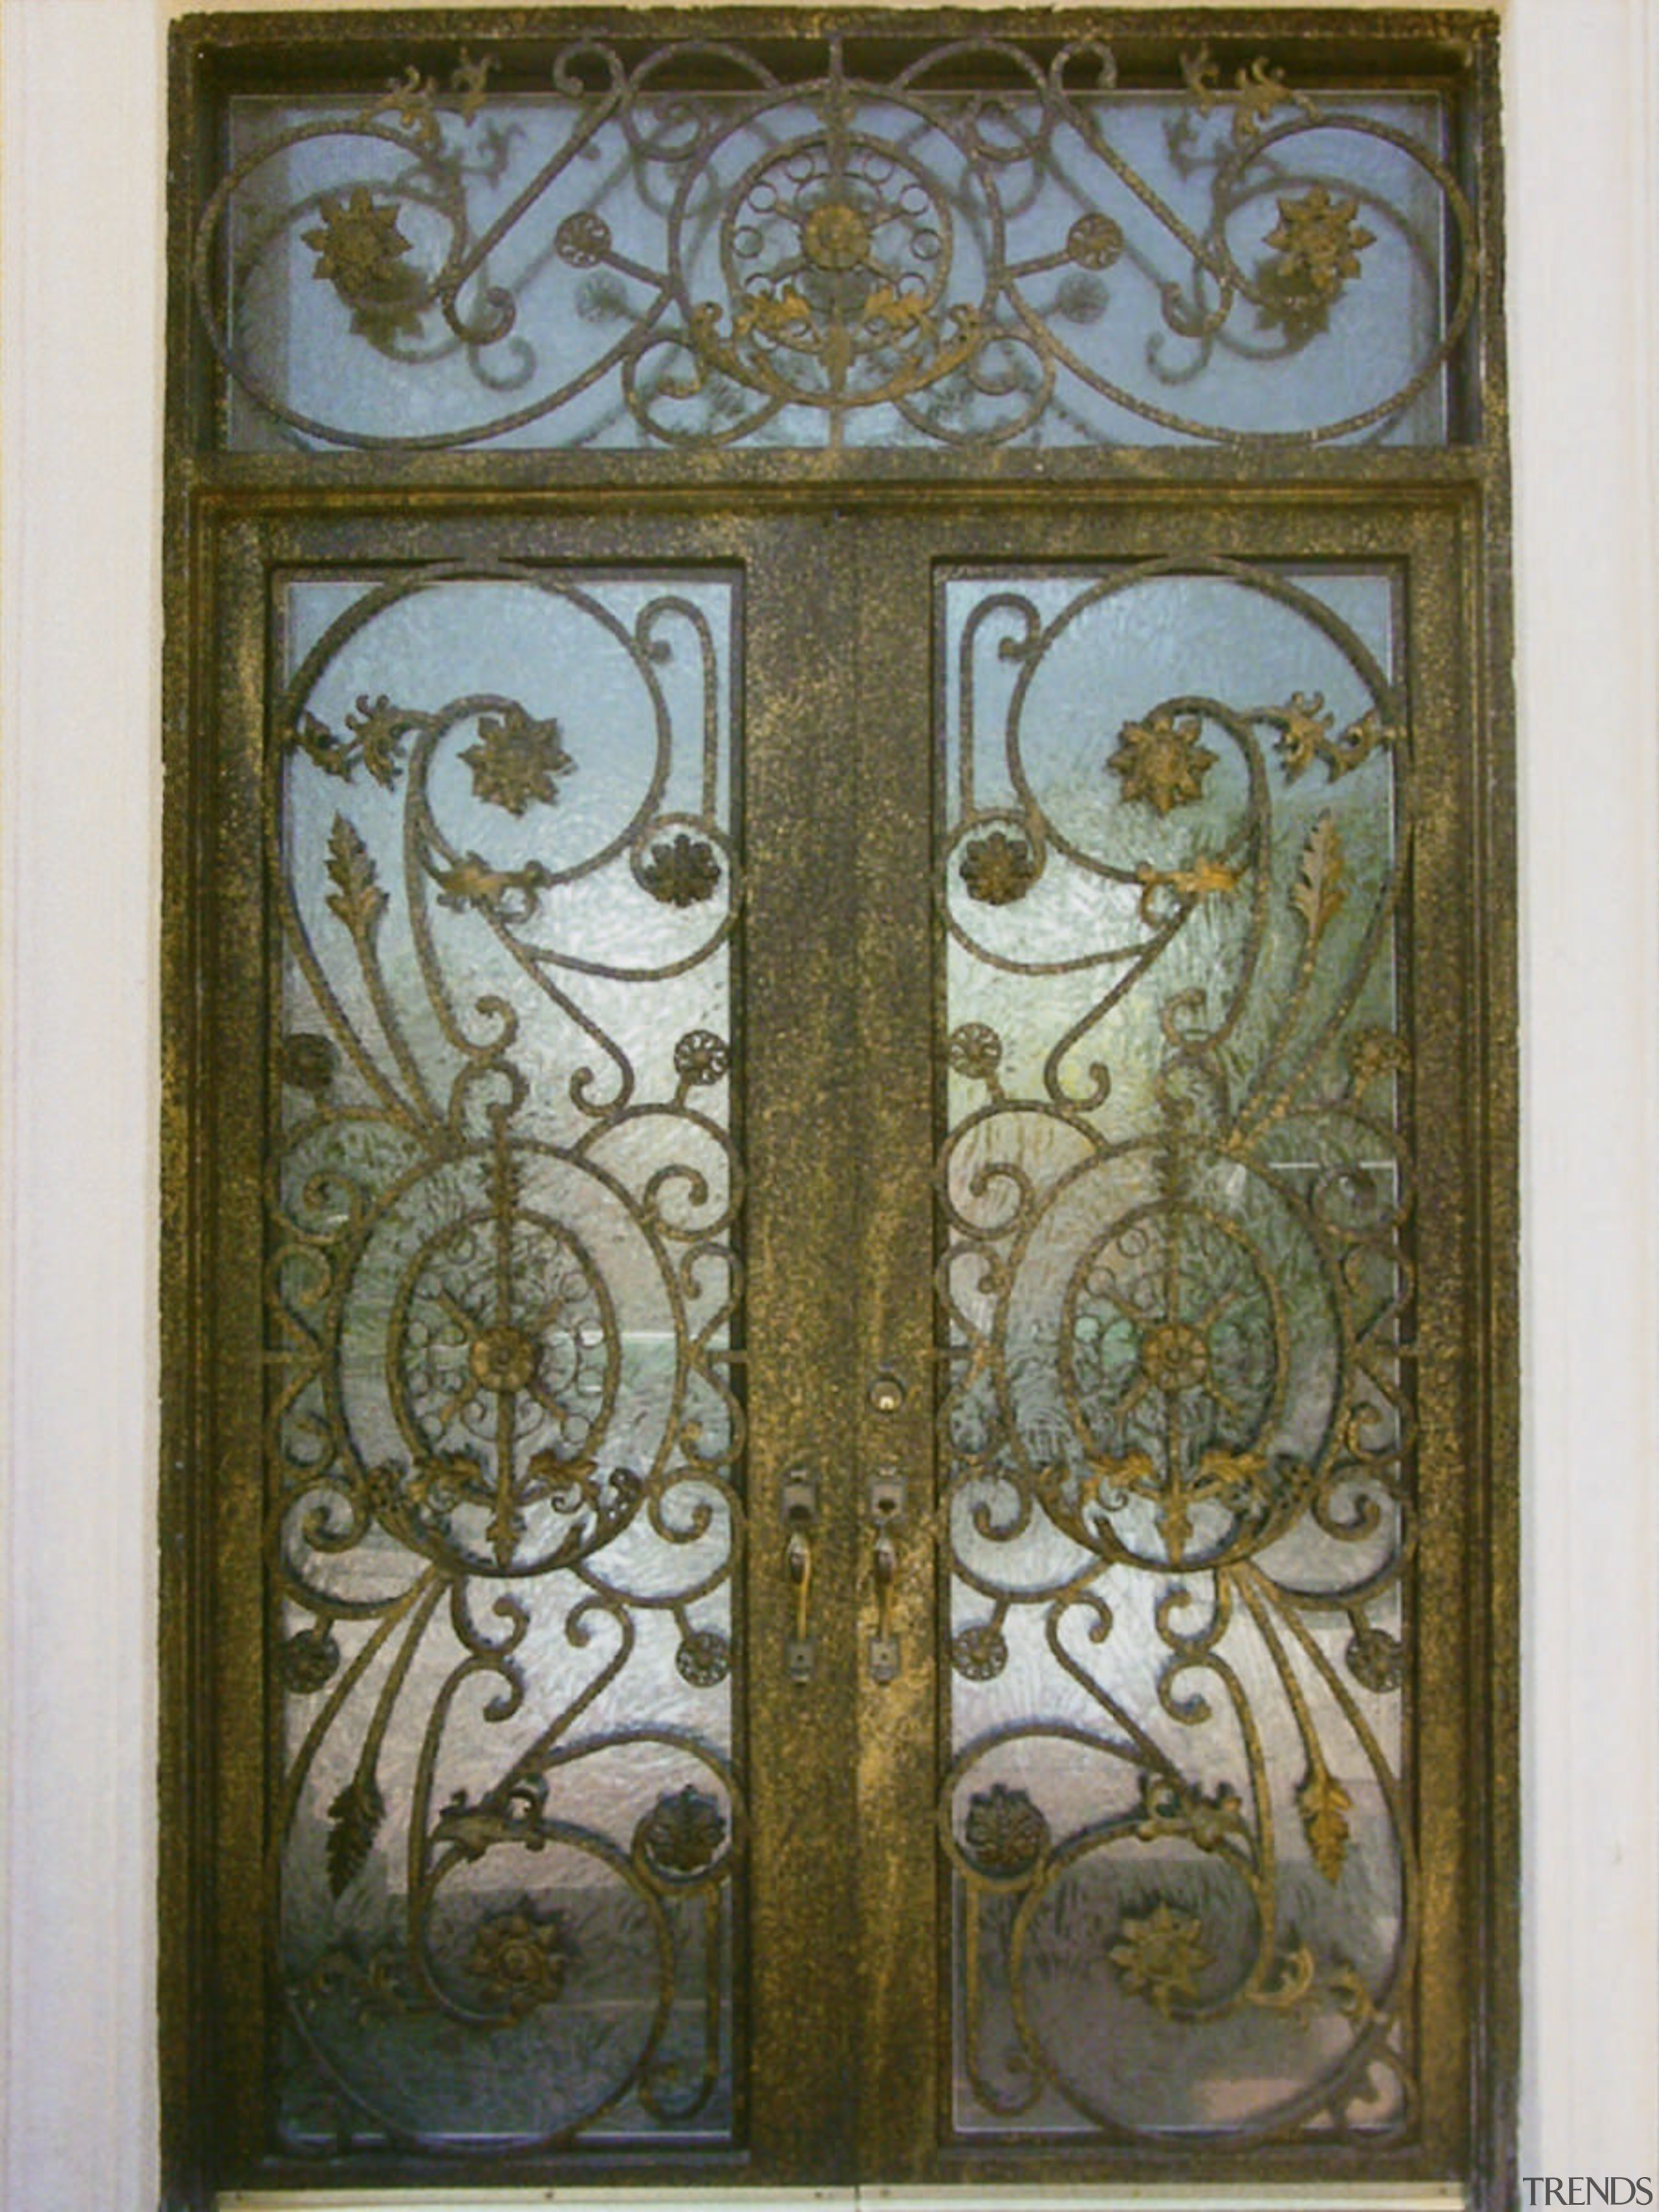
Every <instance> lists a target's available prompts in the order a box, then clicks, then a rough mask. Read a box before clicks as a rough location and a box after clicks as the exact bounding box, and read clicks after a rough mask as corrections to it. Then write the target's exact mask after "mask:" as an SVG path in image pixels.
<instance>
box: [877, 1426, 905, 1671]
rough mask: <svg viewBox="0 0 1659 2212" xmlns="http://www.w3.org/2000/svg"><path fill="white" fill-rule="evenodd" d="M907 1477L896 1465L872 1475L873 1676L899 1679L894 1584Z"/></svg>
mask: <svg viewBox="0 0 1659 2212" xmlns="http://www.w3.org/2000/svg"><path fill="white" fill-rule="evenodd" d="M904 1489H905V1485H904V1477H903V1476H902V1474H900V1473H899V1471H898V1469H897V1468H895V1467H884V1468H878V1470H877V1472H876V1473H875V1474H872V1476H871V1478H870V1493H869V1495H870V1524H871V1526H872V1528H874V1530H875V1532H876V1541H875V1549H874V1553H873V1555H872V1560H871V1569H872V1578H873V1580H874V1582H875V1586H876V1632H875V1634H874V1635H873V1636H872V1638H870V1679H871V1680H872V1681H873V1682H891V1681H895V1680H897V1677H898V1672H899V1666H900V1656H901V1655H900V1652H899V1640H898V1638H897V1637H896V1636H895V1635H894V1633H893V1586H894V1584H895V1583H896V1582H897V1580H898V1565H899V1548H898V1538H897V1537H896V1534H894V1531H895V1530H896V1528H897V1527H898V1526H899V1523H900V1522H902V1520H903V1518H904Z"/></svg>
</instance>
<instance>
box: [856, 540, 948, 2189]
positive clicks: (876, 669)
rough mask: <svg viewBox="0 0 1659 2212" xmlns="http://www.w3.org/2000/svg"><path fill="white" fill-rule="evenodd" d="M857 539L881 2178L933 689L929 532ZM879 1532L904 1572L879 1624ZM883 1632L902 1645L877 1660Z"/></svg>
mask: <svg viewBox="0 0 1659 2212" xmlns="http://www.w3.org/2000/svg"><path fill="white" fill-rule="evenodd" d="M858 624H859V628H858V634H857V663H858V668H859V677H860V681H859V686H858V778H857V793H858V808H857V811H858V829H859V885H860V927H859V934H858V938H857V968H858V988H859V1044H860V1060H859V1067H860V1091H859V1113H858V1127H859V1131H860V1146H861V1157H860V1173H859V1182H860V1189H861V1192H862V1219H861V1223H860V1235H861V1238H862V1260H861V1264H860V1270H859V1279H860V1291H861V1296H860V1308H859V1316H858V1332H859V1346H858V1355H857V1366H856V1370H855V1372H856V1380H857V1389H858V1400H857V1413H858V1438H859V1451H858V1475H859V1486H860V1499H859V1510H860V1533H859V1607H858V1650H857V1654H856V1667H857V1681H858V1712H859V1730H860V1733H859V1794H858V1804H859V1900H860V1935H861V1942H860V1975H861V1981H862V2011H863V2019H864V2028H863V2033H862V2038H861V2040H860V2162H861V2166H862V2171H863V2172H864V2173H865V2174H866V2176H871V2175H879V2176H880V2177H882V2178H883V2179H902V2178H906V2177H909V2176H915V2175H920V2174H921V2173H923V2172H927V2170H928V2168H929V2166H930V2164H931V2160H932V2151H933V2142H934V2137H935V2117H934V2115H935V2104H936V2099H937V2093H938V2091H937V2079H938V2067H939V2051H940V2047H941V2045H940V2039H941V2033H942V2024H941V2021H940V2017H939V1990H938V1980H939V1966H938V1961H939V1943H938V1935H937V1928H936V1919H937V1897H938V1883H937V1876H936V1869H937V1863H938V1857H937V1852H936V1850H935V1848H934V1844H933V1790H934V1781H933V1777H934V1768H935V1754H934V1742H935V1735H936V1730H937V1725H938V1717H937V1709H936V1680H937V1675H936V1666H935V1656H934V1652H935V1637H936V1611H937V1608H936V1601H935V1565H934V1561H935V1558H936V1555H937V1540H936V1536H935V1533H934V1530H933V1399H934V1389H933V1353H932V1345H933V1145H934V1135H933V1121H934V1113H933V1068H934V1059H933V1030H934V975H935V967H936V962H935V957H934V946H933V895H932V826H931V825H932V815H933V805H932V781H933V777H932V761H933V750H934V746H933V675H932V669H933V653H932V649H931V636H932V588H931V562H930V559H929V544H928V536H927V530H926V527H925V526H924V524H923V523H922V522H921V520H919V519H906V520H899V519H898V518H896V517H890V516H883V518H882V519H881V522H880V525H879V526H878V527H877V528H872V529H867V530H866V531H865V532H863V533H862V534H861V538H860V595H859V608H858ZM872 1486H878V1487H874V1488H872ZM884 1538H885V1540H886V1541H888V1542H889V1543H890V1546H891V1547H892V1548H891V1552H890V1555H889V1560H890V1565H891V1567H892V1570H893V1572H892V1579H891V1583H890V1597H889V1600H888V1608H887V1613H886V1617H885V1619H884V1617H883V1608H882V1605H881V1600H880V1595H879V1579H880V1578H879V1577H878V1561H877V1546H878V1542H879V1541H883V1539H884ZM884 1564H887V1563H884ZM883 1630H885V1632H886V1634H887V1637H888V1638H889V1639H890V1641H889V1643H888V1645H887V1648H886V1650H884V1651H878V1650H877V1648H876V1644H875V1639H876V1638H877V1637H878V1633H879V1632H882V1631H883Z"/></svg>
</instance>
